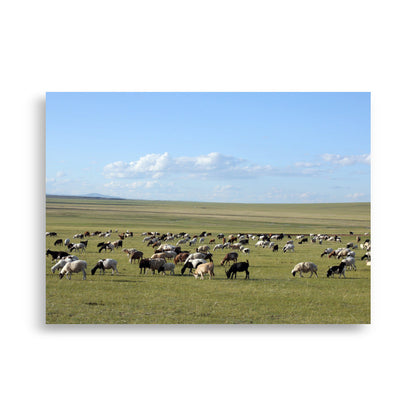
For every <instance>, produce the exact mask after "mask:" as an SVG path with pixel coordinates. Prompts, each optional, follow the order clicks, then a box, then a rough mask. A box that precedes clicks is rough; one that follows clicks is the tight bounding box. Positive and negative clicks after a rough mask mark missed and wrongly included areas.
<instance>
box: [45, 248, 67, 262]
mask: <svg viewBox="0 0 416 416" xmlns="http://www.w3.org/2000/svg"><path fill="white" fill-rule="evenodd" d="M49 254H50V255H51V257H52V260H57V259H61V258H62V257H66V256H69V254H68V253H66V252H65V251H52V250H49V249H47V250H46V257H47V256H48V255H49Z"/></svg>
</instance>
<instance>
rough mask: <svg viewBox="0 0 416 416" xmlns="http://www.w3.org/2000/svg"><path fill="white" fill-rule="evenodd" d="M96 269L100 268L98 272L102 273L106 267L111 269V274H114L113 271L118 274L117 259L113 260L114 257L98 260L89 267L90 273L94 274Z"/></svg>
mask: <svg viewBox="0 0 416 416" xmlns="http://www.w3.org/2000/svg"><path fill="white" fill-rule="evenodd" d="M97 269H100V274H104V273H105V270H106V269H111V274H114V272H116V273H117V274H118V270H117V260H114V259H101V260H98V262H97V264H96V265H95V266H94V267H93V268H92V269H91V274H92V275H94V274H95V272H96V271H97Z"/></svg>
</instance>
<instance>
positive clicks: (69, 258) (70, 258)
mask: <svg viewBox="0 0 416 416" xmlns="http://www.w3.org/2000/svg"><path fill="white" fill-rule="evenodd" d="M74 260H78V257H76V256H67V257H64V258H63V259H61V260H59V261H58V263H56V264H55V265H54V266H52V267H51V271H52V273H55V270H61V269H62V268H63V267H64V266H65V264H67V263H70V262H71V261H74Z"/></svg>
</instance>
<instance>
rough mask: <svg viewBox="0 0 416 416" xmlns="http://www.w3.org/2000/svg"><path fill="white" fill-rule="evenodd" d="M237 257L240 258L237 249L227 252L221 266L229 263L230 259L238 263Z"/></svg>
mask: <svg viewBox="0 0 416 416" xmlns="http://www.w3.org/2000/svg"><path fill="white" fill-rule="evenodd" d="M237 259H238V253H236V252H235V251H232V252H231V253H227V254H226V255H225V257H224V258H223V259H222V261H221V266H224V264H225V263H229V262H230V261H233V262H234V263H236V262H237Z"/></svg>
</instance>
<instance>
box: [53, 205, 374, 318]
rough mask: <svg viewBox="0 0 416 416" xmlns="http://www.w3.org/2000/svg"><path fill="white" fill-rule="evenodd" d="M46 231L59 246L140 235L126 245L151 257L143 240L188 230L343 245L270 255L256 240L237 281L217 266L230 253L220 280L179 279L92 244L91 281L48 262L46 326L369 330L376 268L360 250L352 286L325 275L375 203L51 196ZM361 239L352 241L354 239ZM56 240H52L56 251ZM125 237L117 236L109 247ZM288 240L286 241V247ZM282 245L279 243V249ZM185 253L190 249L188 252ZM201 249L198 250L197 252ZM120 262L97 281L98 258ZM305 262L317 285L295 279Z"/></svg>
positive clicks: (366, 223) (218, 255)
mask: <svg viewBox="0 0 416 416" xmlns="http://www.w3.org/2000/svg"><path fill="white" fill-rule="evenodd" d="M46 229H47V231H55V232H57V233H58V237H57V238H67V237H69V238H71V241H72V236H73V235H74V234H76V233H79V232H84V231H87V230H88V231H90V232H92V231H96V230H100V231H106V230H108V229H112V230H115V229H118V231H119V232H120V233H121V232H124V231H126V230H127V229H128V230H130V231H133V232H134V234H135V236H134V237H133V238H128V239H126V240H124V247H127V248H130V247H134V248H137V249H139V250H141V251H143V252H144V253H145V256H146V257H150V255H151V254H152V253H153V250H152V249H151V248H150V247H147V246H146V244H145V243H143V241H142V240H143V237H142V236H141V233H142V232H145V231H158V232H160V233H165V232H173V233H178V232H181V231H185V232H189V233H190V234H199V233H200V232H201V231H207V232H211V233H212V234H213V236H212V238H215V235H216V234H217V233H218V232H224V233H225V234H226V235H228V234H231V233H238V232H241V233H258V232H269V233H277V232H283V233H285V234H288V233H290V234H292V235H293V236H295V235H296V234H300V233H303V234H309V233H328V234H338V235H342V239H343V242H342V243H336V244H334V243H327V244H325V243H324V244H323V245H319V244H312V243H310V242H308V243H307V244H302V245H298V244H297V243H295V253H283V252H282V251H281V249H280V250H279V252H278V253H273V252H272V251H271V250H270V249H262V248H256V247H254V243H255V242H250V244H249V247H250V249H251V253H250V255H249V256H245V255H243V254H240V255H239V256H240V259H241V260H245V259H246V258H248V260H249V262H250V280H248V281H247V280H244V279H243V276H244V274H239V275H238V278H237V280H233V281H230V280H227V279H226V276H225V271H224V268H223V267H221V266H220V265H219V263H220V261H221V260H222V258H223V256H224V255H225V253H226V252H225V251H224V252H223V251H215V252H214V264H215V270H214V271H215V279H214V280H208V279H207V280H203V281H200V280H195V278H194V277H193V276H188V275H184V276H180V267H181V266H180V265H178V266H177V267H176V269H175V276H170V275H166V276H163V275H157V274H156V275H154V276H153V275H151V274H147V275H140V274H139V269H138V266H137V264H130V263H129V262H128V258H127V256H126V254H124V253H123V252H121V251H120V250H118V251H117V250H116V251H115V252H113V253H107V254H105V253H104V252H102V253H100V254H99V253H98V249H97V247H96V246H97V243H98V242H99V241H107V240H108V239H103V238H99V237H90V238H88V239H89V243H88V249H87V252H86V253H85V254H79V255H78V257H79V258H81V259H84V260H86V261H87V263H88V274H87V280H86V281H83V280H82V275H81V274H75V275H73V276H72V280H71V281H69V280H67V279H66V278H64V279H62V280H60V279H59V277H58V275H57V274H52V273H51V270H50V268H51V266H52V264H53V263H52V262H51V259H50V257H48V258H47V260H46V322H47V323H87V324H122V323H127V324H133V323H140V324H231V323H239V324H252V323H258V324H260V323H261V324H275V323H277V324H292V323H293V324H294V323H296V324H362V323H370V268H369V267H368V266H366V265H365V262H361V261H360V260H359V258H360V257H361V255H362V253H363V251H362V250H361V249H359V248H358V249H356V250H355V251H356V253H357V261H356V263H357V271H347V272H346V276H347V278H346V279H338V278H335V279H327V278H326V270H327V269H328V267H329V266H331V265H334V264H338V263H339V262H338V261H336V260H332V259H327V258H326V257H325V258H322V259H321V257H320V254H321V252H322V251H323V249H324V248H326V247H333V248H338V247H341V246H345V244H346V243H347V242H349V241H355V236H356V235H361V236H363V235H364V233H365V232H369V231H370V204H368V203H357V204H219V203H200V202H165V201H131V200H120V201H118V200H117V201H113V200H98V199H64V198H47V200H46ZM350 231H353V232H354V237H350V236H349V235H348V234H349V232H350ZM55 239H56V238H55V237H46V247H47V248H51V249H54V248H53V242H54V241H55ZM116 239H118V237H117V233H113V235H112V237H111V238H110V240H111V241H114V240H116ZM286 240H287V238H286V237H285V240H284V241H286ZM278 244H279V247H281V246H282V242H279V243H278ZM183 248H184V249H185V247H183ZM192 251H194V248H192ZM106 257H109V258H114V259H116V260H117V261H118V269H119V272H120V274H119V275H115V276H111V272H109V271H107V272H106V274H105V275H104V276H102V275H99V274H96V275H94V276H92V275H91V274H90V270H91V268H92V267H93V266H94V265H95V263H96V261H97V260H98V259H100V258H106ZM300 261H313V262H314V263H316V264H317V265H318V274H319V278H318V279H316V278H310V279H309V278H300V277H298V276H296V277H292V276H291V274H290V271H291V270H292V268H293V266H294V265H295V264H296V263H298V262H300Z"/></svg>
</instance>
